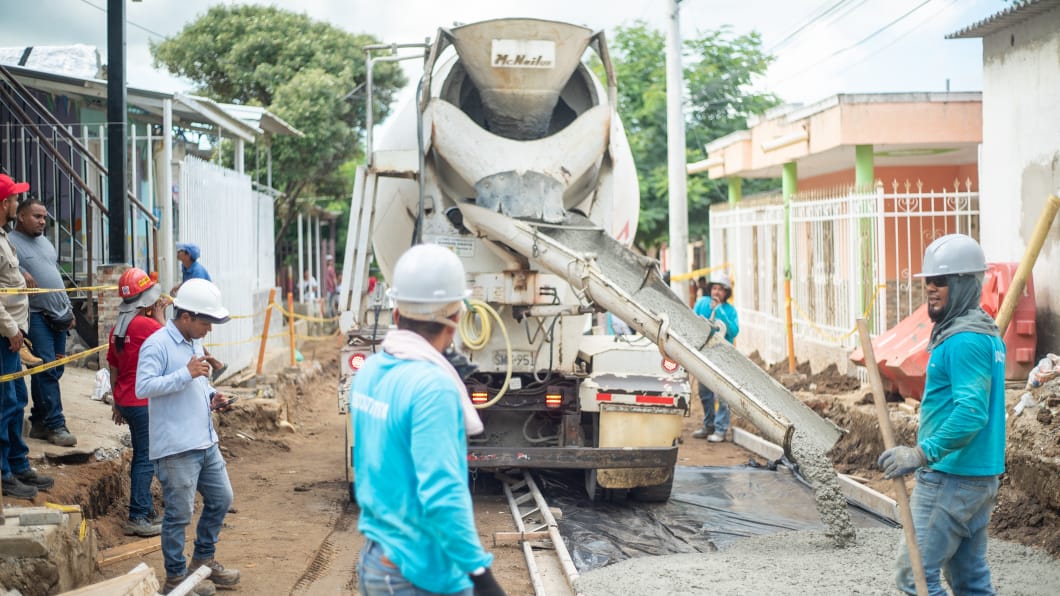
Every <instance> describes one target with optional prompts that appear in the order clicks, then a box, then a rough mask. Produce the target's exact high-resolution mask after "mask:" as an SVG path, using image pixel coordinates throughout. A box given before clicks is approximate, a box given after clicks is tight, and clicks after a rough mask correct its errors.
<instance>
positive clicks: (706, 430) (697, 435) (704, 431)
mask: <svg viewBox="0 0 1060 596" xmlns="http://www.w3.org/2000/svg"><path fill="white" fill-rule="evenodd" d="M712 434H714V427H713V426H704V427H703V428H701V429H699V430H697V431H696V432H694V433H692V438H693V439H706V438H708V437H710V435H712Z"/></svg>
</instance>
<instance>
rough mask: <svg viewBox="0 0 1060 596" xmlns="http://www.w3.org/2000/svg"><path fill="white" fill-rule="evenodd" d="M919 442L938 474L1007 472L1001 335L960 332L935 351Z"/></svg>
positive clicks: (927, 385) (918, 434)
mask: <svg viewBox="0 0 1060 596" xmlns="http://www.w3.org/2000/svg"><path fill="white" fill-rule="evenodd" d="M917 443H918V444H919V445H920V448H921V449H923V450H924V454H925V455H926V456H927V461H928V465H929V466H930V467H931V468H932V469H935V470H938V471H940V472H946V473H948V474H957V475H961V476H993V475H996V474H1001V473H1002V472H1004V471H1005V344H1004V343H1002V342H1001V339H1000V338H999V337H996V336H992V335H985V334H982V333H970V332H965V333H957V334H956V335H953V336H952V337H950V338H948V339H946V340H945V341H943V342H942V343H941V344H939V345H938V346H937V347H935V349H934V350H932V351H931V357H930V359H929V360H928V370H927V382H926V385H925V387H924V397H923V399H922V400H921V402H920V430H919V431H918V433H917Z"/></svg>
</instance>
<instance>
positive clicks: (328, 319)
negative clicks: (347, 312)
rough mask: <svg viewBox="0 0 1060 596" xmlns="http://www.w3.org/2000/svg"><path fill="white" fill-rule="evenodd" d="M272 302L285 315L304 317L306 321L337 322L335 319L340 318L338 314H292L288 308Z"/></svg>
mask: <svg viewBox="0 0 1060 596" xmlns="http://www.w3.org/2000/svg"><path fill="white" fill-rule="evenodd" d="M272 304H273V306H275V307H276V309H277V310H279V311H280V312H281V313H283V316H285V317H291V316H294V318H296V319H304V320H306V321H312V322H314V323H332V322H335V321H338V320H339V317H338V316H334V317H313V316H310V315H301V314H298V313H294V314H293V315H292V314H291V311H289V310H287V309H286V308H284V307H282V306H280V305H279V304H277V303H275V302H273V303H272Z"/></svg>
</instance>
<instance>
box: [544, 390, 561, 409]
mask: <svg viewBox="0 0 1060 596" xmlns="http://www.w3.org/2000/svg"><path fill="white" fill-rule="evenodd" d="M545 405H546V406H547V407H549V408H558V407H560V406H562V405H563V394H562V393H546V394H545Z"/></svg>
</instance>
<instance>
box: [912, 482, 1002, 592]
mask: <svg viewBox="0 0 1060 596" xmlns="http://www.w3.org/2000/svg"><path fill="white" fill-rule="evenodd" d="M997 487H998V477H997V476H956V475H954V474H946V473H944V472H937V471H935V470H931V469H929V468H920V469H919V470H917V471H916V487H915V488H914V489H913V494H912V495H911V496H910V498H909V511H910V512H911V513H912V514H913V525H914V526H915V527H916V541H917V544H918V545H919V546H920V558H921V559H922V560H923V561H924V572H925V574H926V576H927V586H928V593H929V594H931V595H932V596H935V595H945V594H946V590H945V588H943V587H942V578H941V577H940V572H941V573H943V574H945V576H946V580H947V581H948V582H949V584H950V587H951V588H952V589H953V593H954V594H960V595H961V596H967V595H978V594H996V592H995V591H994V588H993V586H992V585H991V584H990V568H989V567H988V566H987V563H986V526H987V524H988V523H989V522H990V511H991V510H992V509H993V507H994V502H995V500H996V498H997ZM896 580H897V584H898V589H899V590H901V591H902V592H904V593H906V594H916V587H915V585H914V583H913V570H912V567H911V566H910V563H909V550H908V547H907V546H906V543H905V537H904V535H903V537H902V541H901V543H900V544H899V546H898V573H897V576H896Z"/></svg>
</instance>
